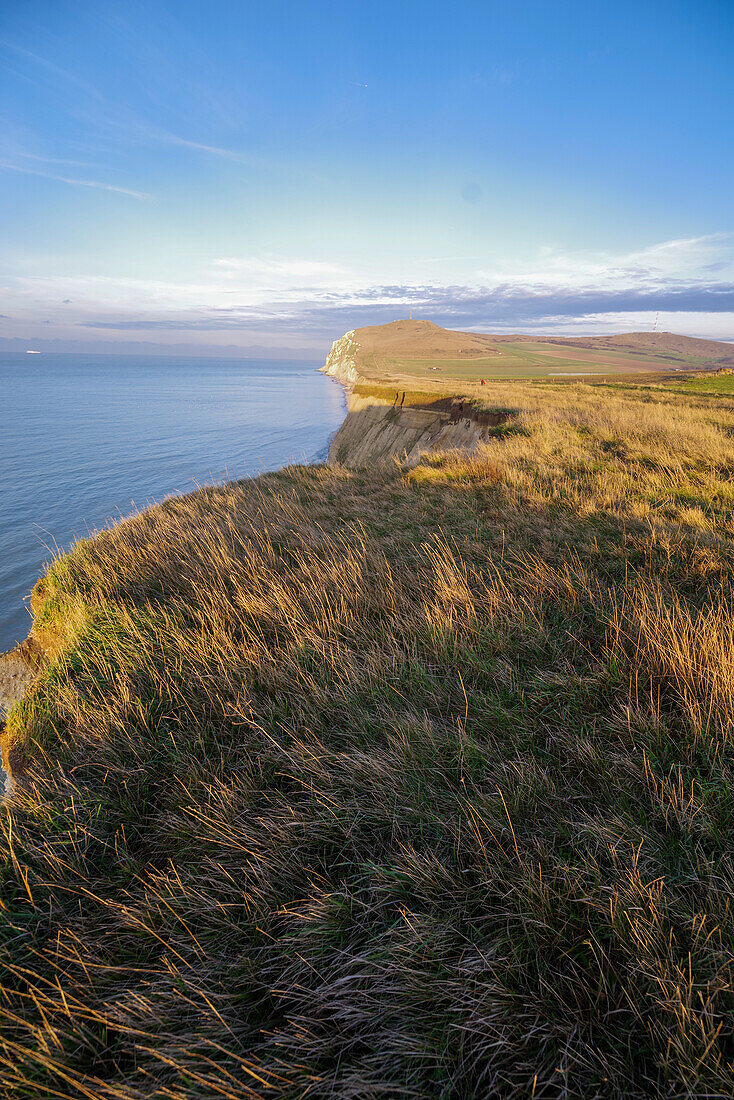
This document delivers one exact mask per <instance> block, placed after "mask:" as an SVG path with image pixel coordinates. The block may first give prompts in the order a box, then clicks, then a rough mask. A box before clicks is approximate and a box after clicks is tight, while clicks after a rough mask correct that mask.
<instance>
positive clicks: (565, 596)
mask: <svg viewBox="0 0 734 1100" xmlns="http://www.w3.org/2000/svg"><path fill="white" fill-rule="evenodd" d="M495 393H496V398H497V400H498V402H501V403H502V404H503V405H504V406H505V407H507V408H515V409H517V410H519V415H518V427H520V428H522V431H517V432H513V433H507V434H504V435H498V436H496V437H493V438H491V439H490V440H488V441H487V442H485V443H482V444H481V445H480V446H478V447H477V448H476V450H475V452H474V453H473V454H472V455H471V456H467V455H461V454H457V453H456V452H451V451H449V452H443V453H438V454H431V455H424V456H423V457H422V458H421V459H420V461H418V462H417V463H415V464H413V465H412V466H410V467H406V466H401V465H396V464H392V465H389V466H387V467H385V468H383V469H380V470H374V469H373V470H370V471H362V472H355V471H349V470H346V469H345V468H344V467H342V466H339V465H336V466H332V467H325V466H316V467H301V468H291V469H288V470H283V471H281V472H279V473H277V474H268V475H263V476H262V477H260V478H257V479H254V480H252V481H245V482H240V483H232V484H229V485H225V486H221V487H218V488H208V489H202V490H200V491H199V492H196V493H193V494H191V495H190V496H188V497H183V498H174V499H171V500H168V501H166V502H165V503H163V504H161V505H159V506H157V507H155V508H152V509H150V510H149V511H147V512H145V513H143V514H141V515H138V516H135V517H133V518H132V519H130V520H128V521H126V522H124V523H121V524H119V525H117V526H116V527H115V528H113V529H111V530H109V531H106V532H104V533H103V534H101V535H99V536H98V537H97V538H95V539H88V540H85V541H83V542H82V543H80V544H79V545H78V546H77V547H76V548H75V549H74V551H73V552H72V553H71V554H70V555H68V556H66V557H65V558H63V559H61V560H60V561H58V562H57V563H56V564H55V565H54V566H53V568H52V569H51V570H50V572H49V574H48V575H47V576H46V577H45V578H44V579H43V580H42V581H41V582H40V583H39V585H38V586H37V590H36V592H35V596H34V604H33V606H34V612H35V615H36V623H35V625H36V628H37V630H38V631H39V632H40V633H39V636H42V637H43V638H44V639H45V643H46V645H45V648H46V650H47V652H49V653H53V654H54V656H53V658H52V659H51V661H50V663H49V665H48V667H47V668H46V670H45V672H44V673H43V675H42V676H41V678H40V680H39V681H38V683H37V685H36V687H35V688H34V690H33V691H32V692H31V693H30V695H29V696H27V697H26V699H25V700H24V702H23V703H22V704H21V705H20V707H17V708H15V709H14V711H13V712H12V713H11V716H10V722H9V732H8V737H9V740H10V761H11V765H12V766H13V768H14V771H15V772H16V775H17V777H18V778H19V783H18V785H17V787H16V789H15V792H14V795H13V797H12V799H11V801H10V803H9V804H7V805H6V806H5V808H4V810H3V811H2V815H1V816H0V822H1V823H2V828H3V830H4V834H5V837H4V844H3V845H2V846H1V847H0V973H1V974H2V998H0V1095H1V1096H3V1097H8V1098H10V1097H13V1098H15V1097H23V1098H27V1100H35V1098H37V1097H38V1098H40V1097H42V1096H55V1097H59V1098H62V1100H77V1098H78V1097H80V1096H84V1097H86V1098H87V1100H158V1098H159V1097H167V1098H170V1100H202V1098H207V1100H208V1098H209V1097H211V1098H214V1097H227V1098H228V1100H246V1098H247V1100H253V1098H259V1097H274V1098H276V1100H294V1098H295V1097H309V1098H312V1100H327V1098H329V1100H333V1098H334V1097H339V1098H344V1100H349V1098H352V1100H358V1098H359V1100H362V1098H367V1097H370V1098H371V1097H375V1098H376V1097H390V1098H395V1100H397V1098H403V1097H416V1098H418V1097H421V1098H422V1097H443V1098H445V1100H449V1098H454V1097H461V1098H467V1100H468V1098H476V1100H478V1098H480V1097H485V1096H492V1095H495V1096H501V1097H504V1096H507V1097H514V1096H516V1097H523V1096H529V1097H535V1098H539V1097H546V1098H551V1097H559V1096H564V1097H579V1098H581V1097H600V1098H601V1097H604V1098H607V1097H608V1098H620V1100H621V1098H625V1100H629V1098H632V1100H643V1098H644V1100H647V1098H649V1097H651V1096H658V1097H668V1098H670V1100H672V1098H676V1100H679V1098H688V1100H700V1098H701V1097H704V1096H706V1097H721V1098H723V1097H729V1096H732V1095H734V1065H733V1062H734V1056H733V1053H732V1052H733V1051H734V1030H733V1028H732V1004H733V1003H734V911H733V909H732V905H731V898H732V894H733V893H734V847H733V844H732V830H731V816H732V806H734V766H733V764H732V760H733V759H734V757H733V755H732V730H734V656H733V654H734V647H733V646H732V639H733V638H734V611H733V610H732V609H733V608H734V549H733V547H734V510H733V508H732V492H731V484H732V476H733V474H734V405H732V401H731V398H730V397H727V396H726V395H720V394H717V395H714V396H711V397H709V396H705V395H694V396H689V395H688V394H687V392H686V387H684V386H680V387H678V388H677V389H676V390H671V391H666V390H664V389H657V390H656V389H648V390H643V389H641V388H639V387H635V388H634V389H633V388H629V389H627V388H625V387H617V386H615V387H609V388H594V387H589V386H574V385H561V384H558V385H552V384H543V385H540V386H538V385H530V384H523V385H517V384H516V385H511V386H510V385H508V386H505V385H501V384H498V385H497V388H496V390H495Z"/></svg>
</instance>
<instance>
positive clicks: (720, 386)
mask: <svg viewBox="0 0 734 1100" xmlns="http://www.w3.org/2000/svg"><path fill="white" fill-rule="evenodd" d="M685 388H686V392H688V393H703V394H707V393H713V394H724V395H727V396H728V395H730V394H734V374H722V375H712V376H711V377H708V378H700V379H699V378H696V379H691V380H690V381H687V382H686V383H685Z"/></svg>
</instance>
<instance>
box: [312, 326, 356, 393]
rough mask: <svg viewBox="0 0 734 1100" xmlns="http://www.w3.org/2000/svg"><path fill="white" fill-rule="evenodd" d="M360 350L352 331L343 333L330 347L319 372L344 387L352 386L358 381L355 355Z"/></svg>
mask: <svg viewBox="0 0 734 1100" xmlns="http://www.w3.org/2000/svg"><path fill="white" fill-rule="evenodd" d="M359 350H360V344H359V341H358V340H357V339H356V336H355V332H354V329H352V330H351V331H350V332H345V334H344V335H343V336H342V337H341V339H340V340H335V341H334V343H333V344H332V345H331V351H330V352H329V354H328V355H327V357H326V362H325V363H324V365H323V367H322V368H321V371H322V373H323V374H328V375H331V377H332V378H336V379H337V380H338V381H339V382H343V383H344V384H345V385H346V386H354V385H355V384H356V383H357V382H358V381H359V373H358V371H357V353H358V352H359Z"/></svg>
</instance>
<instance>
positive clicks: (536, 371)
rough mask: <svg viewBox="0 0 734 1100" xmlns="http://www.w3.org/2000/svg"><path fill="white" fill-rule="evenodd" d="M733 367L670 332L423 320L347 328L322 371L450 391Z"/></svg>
mask: <svg viewBox="0 0 734 1100" xmlns="http://www.w3.org/2000/svg"><path fill="white" fill-rule="evenodd" d="M732 364H734V345H733V344H726V343H722V342H719V341H715V340H698V339H694V338H692V337H688V336H678V335H676V334H674V333H667V332H655V333H652V332H650V333H645V332H637V333H634V332H633V333H622V334H620V335H618V336H597V337H555V336H529V335H521V334H516V335H503V336H499V335H491V334H482V333H476V332H455V331H452V330H451V329H445V328H441V327H440V326H439V325H435V324H433V322H431V321H425V320H416V321H412V320H401V321H392V322H390V323H389V324H386V325H372V326H368V327H365V328H359V329H354V330H352V331H351V332H349V333H347V334H346V335H345V336H344V337H342V338H341V340H339V341H336V343H335V344H334V347H333V348H332V352H331V353H330V355H329V359H328V360H327V371H328V372H329V373H333V374H335V375H336V376H338V377H342V378H343V380H345V381H350V382H354V381H356V380H357V378H358V377H359V378H361V379H363V380H367V381H381V382H386V383H388V384H390V383H395V384H396V385H406V386H412V385H415V384H416V383H417V382H418V381H420V379H422V378H423V379H424V380H425V378H426V377H427V376H429V374H430V376H432V384H435V385H437V386H438V387H439V388H440V389H444V390H446V389H452V388H454V387H456V386H457V385H458V384H460V383H463V384H465V385H469V386H476V385H477V384H478V383H480V382H481V379H482V378H484V379H485V381H489V380H495V379H510V378H553V377H564V376H566V377H569V376H573V377H583V376H587V377H589V378H594V377H597V378H603V377H613V376H626V375H629V374H641V375H644V374H661V373H665V372H672V371H680V370H698V369H702V368H706V367H718V366H729V365H732Z"/></svg>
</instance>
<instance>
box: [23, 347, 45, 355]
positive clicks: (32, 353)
mask: <svg viewBox="0 0 734 1100" xmlns="http://www.w3.org/2000/svg"><path fill="white" fill-rule="evenodd" d="M25 353H26V355H40V354H41V353H40V351H31V349H30V348H26V352H25Z"/></svg>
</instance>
